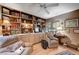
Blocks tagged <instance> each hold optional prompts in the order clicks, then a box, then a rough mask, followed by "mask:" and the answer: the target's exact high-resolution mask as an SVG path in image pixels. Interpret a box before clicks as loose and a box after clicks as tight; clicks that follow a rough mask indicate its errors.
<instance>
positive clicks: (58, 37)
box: [0, 3, 79, 55]
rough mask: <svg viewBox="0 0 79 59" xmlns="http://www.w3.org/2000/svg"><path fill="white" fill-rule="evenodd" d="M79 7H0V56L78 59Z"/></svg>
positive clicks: (21, 4)
mask: <svg viewBox="0 0 79 59" xmlns="http://www.w3.org/2000/svg"><path fill="white" fill-rule="evenodd" d="M78 38H79V3H0V55H79V52H78V51H79V40H78Z"/></svg>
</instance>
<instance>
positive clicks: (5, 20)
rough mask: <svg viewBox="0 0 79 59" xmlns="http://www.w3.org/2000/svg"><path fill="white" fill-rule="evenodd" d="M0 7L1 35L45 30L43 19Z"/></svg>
mask: <svg viewBox="0 0 79 59" xmlns="http://www.w3.org/2000/svg"><path fill="white" fill-rule="evenodd" d="M0 7H1V8H0V9H1V10H0V12H1V14H0V15H1V20H2V23H1V24H0V26H2V34H3V35H13V34H21V33H29V32H30V33H32V32H42V30H43V28H45V23H46V20H45V19H43V18H40V17H37V16H34V15H31V14H28V13H25V12H22V11H18V10H14V9H11V8H8V7H5V6H0ZM37 28H38V29H37Z"/></svg>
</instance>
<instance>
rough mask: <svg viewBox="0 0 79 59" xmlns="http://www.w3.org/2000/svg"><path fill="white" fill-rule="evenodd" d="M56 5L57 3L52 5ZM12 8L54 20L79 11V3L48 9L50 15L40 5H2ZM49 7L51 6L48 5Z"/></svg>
mask: <svg viewBox="0 0 79 59" xmlns="http://www.w3.org/2000/svg"><path fill="white" fill-rule="evenodd" d="M52 4H55V3H52ZM1 5H5V6H7V7H10V8H14V9H17V10H21V11H24V12H26V13H29V14H32V15H35V16H38V17H42V18H45V19H49V18H52V17H54V16H57V15H61V14H63V13H67V12H70V11H73V10H76V9H79V3H59V5H58V6H55V7H54V6H53V5H52V7H47V10H48V11H49V14H48V13H46V12H45V10H44V9H42V8H40V6H39V3H36V4H35V3H1ZM47 5H50V3H49V4H47Z"/></svg>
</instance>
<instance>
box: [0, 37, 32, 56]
mask: <svg viewBox="0 0 79 59" xmlns="http://www.w3.org/2000/svg"><path fill="white" fill-rule="evenodd" d="M2 39H3V40H2ZM32 51H33V49H32V47H28V46H27V45H25V44H24V42H23V41H21V40H18V39H17V37H16V36H15V37H13V36H4V37H0V55H29V54H31V53H32Z"/></svg>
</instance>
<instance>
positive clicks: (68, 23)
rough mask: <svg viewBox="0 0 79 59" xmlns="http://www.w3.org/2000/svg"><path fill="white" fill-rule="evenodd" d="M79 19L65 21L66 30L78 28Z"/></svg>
mask: <svg viewBox="0 0 79 59" xmlns="http://www.w3.org/2000/svg"><path fill="white" fill-rule="evenodd" d="M78 23H79V19H71V20H70V19H69V20H65V27H66V28H76V27H78V26H79V24H78Z"/></svg>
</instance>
